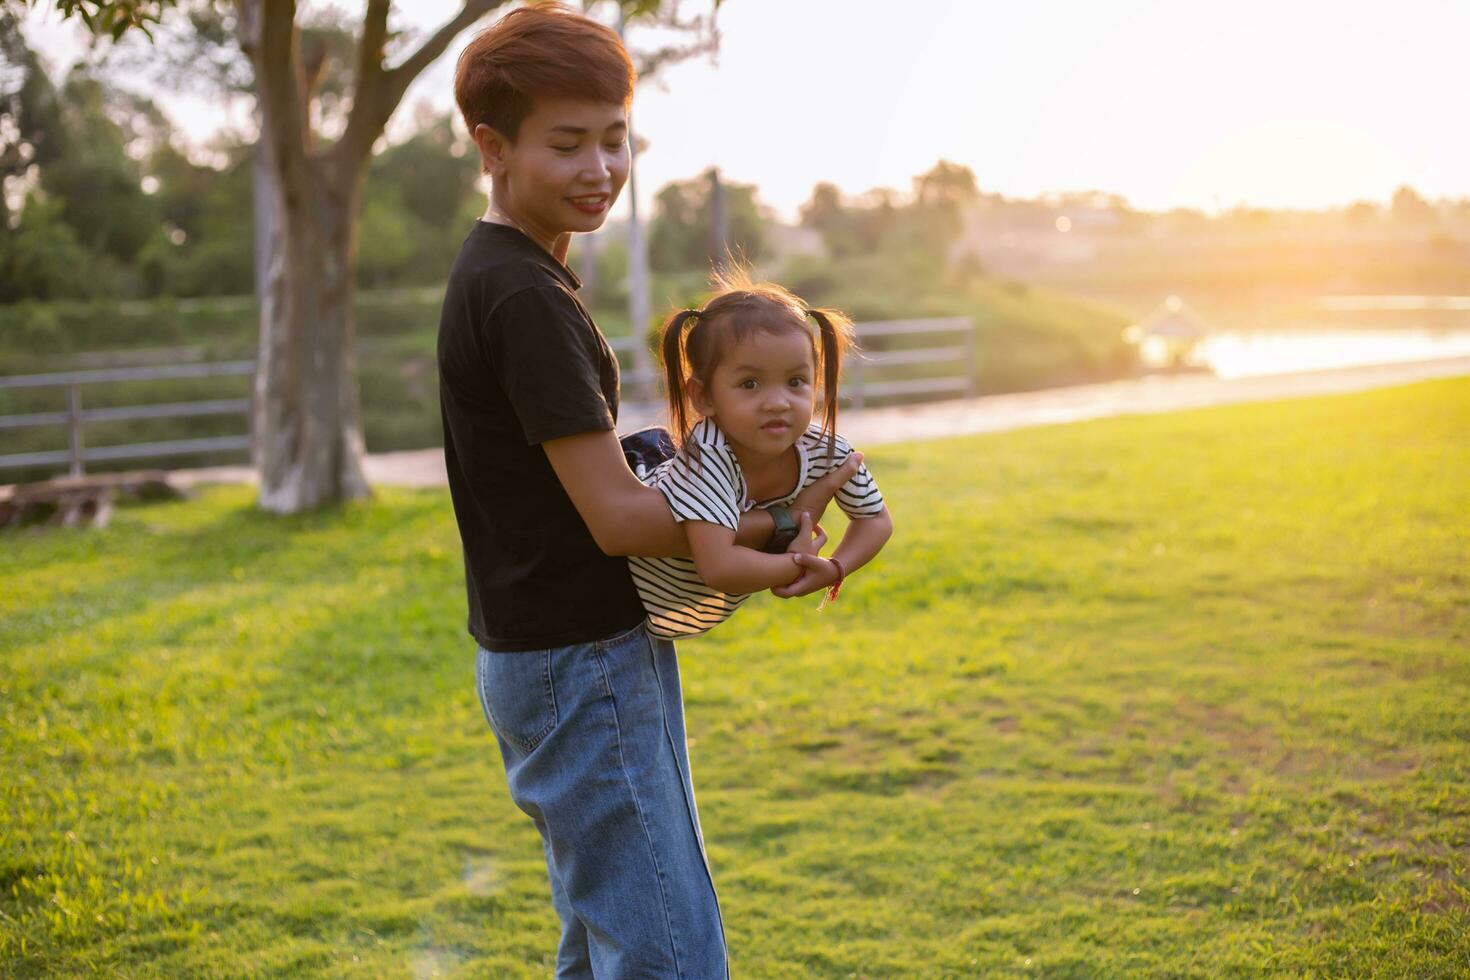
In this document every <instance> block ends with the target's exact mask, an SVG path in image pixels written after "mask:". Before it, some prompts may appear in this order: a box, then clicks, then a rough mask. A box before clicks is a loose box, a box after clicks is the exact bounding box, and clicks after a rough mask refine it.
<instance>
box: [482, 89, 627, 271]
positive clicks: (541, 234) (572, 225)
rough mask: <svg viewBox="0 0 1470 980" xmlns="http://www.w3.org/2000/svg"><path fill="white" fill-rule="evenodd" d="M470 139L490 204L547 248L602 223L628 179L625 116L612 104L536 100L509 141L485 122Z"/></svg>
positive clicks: (594, 229) (617, 106) (597, 226)
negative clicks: (489, 184) (488, 182)
mask: <svg viewBox="0 0 1470 980" xmlns="http://www.w3.org/2000/svg"><path fill="white" fill-rule="evenodd" d="M475 143H476V144H477V145H478V146H479V148H480V156H481V160H482V161H483V162H484V165H485V168H486V170H487V171H488V172H489V173H490V179H491V182H492V186H493V192H492V195H491V203H492V204H493V205H494V206H495V207H496V208H498V209H499V210H501V211H502V212H503V213H504V214H505V215H506V216H507V217H509V218H511V219H512V220H513V221H515V222H516V223H517V224H518V225H520V226H521V229H522V230H523V231H525V232H526V233H527V234H529V235H530V236H531V237H532V238H534V239H536V240H537V241H538V242H539V243H541V245H543V246H545V247H547V248H548V249H549V248H550V247H551V243H553V242H555V241H556V239H557V238H558V236H560V235H562V234H565V233H566V232H572V231H577V232H586V231H596V230H597V229H598V228H600V227H602V223H603V222H604V221H606V220H607V213H608V211H609V210H611V208H612V206H613V202H614V201H616V200H617V199H618V192H619V191H621V190H622V189H623V184H624V183H625V182H626V181H627V179H628V114H627V113H626V112H625V111H624V109H623V107H622V106H621V105H619V104H618V103H615V102H614V103H603V102H583V101H580V100H577V99H537V100H536V102H535V104H534V105H533V106H532V108H531V112H530V113H529V114H528V115H527V116H526V118H525V120H524V121H523V122H522V123H521V127H520V131H519V132H518V133H517V134H516V139H515V142H514V143H512V142H510V141H509V140H506V139H504V138H502V137H501V136H500V135H499V134H498V133H496V132H495V131H494V130H493V129H491V128H490V127H488V126H485V125H480V126H477V127H475Z"/></svg>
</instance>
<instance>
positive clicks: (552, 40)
mask: <svg viewBox="0 0 1470 980" xmlns="http://www.w3.org/2000/svg"><path fill="white" fill-rule="evenodd" d="M636 77H637V73H636V72H635V71H634V70H633V62H632V61H631V60H630V59H629V58H628V51H627V49H626V48H624V47H623V42H622V41H621V40H620V39H619V38H618V35H617V34H616V32H614V31H613V30H611V29H610V28H608V27H606V26H604V25H602V24H599V23H598V22H597V21H595V20H592V19H590V18H588V17H584V16H582V15H581V14H579V13H577V12H576V11H574V10H572V9H570V8H569V7H566V6H564V5H562V4H560V3H541V4H535V5H532V6H526V7H518V8H516V9H515V10H512V11H511V12H510V13H508V14H506V15H505V16H504V17H501V18H500V19H499V20H497V21H496V22H495V23H494V24H491V25H490V26H489V27H487V28H485V29H484V30H483V31H481V32H480V33H479V34H476V35H475V37H474V39H473V40H471V41H470V43H469V44H468V45H467V46H466V47H465V49H464V51H463V52H461V53H460V56H459V63H458V64H457V65H456V66H455V69H454V100H455V102H456V103H458V104H459V111H460V114H461V115H462V116H463V117H464V123H465V126H466V127H467V128H468V129H469V131H470V133H471V134H473V133H474V131H475V127H476V126H478V125H480V124H481V123H483V124H485V125H486V126H489V127H490V128H491V129H493V130H495V131H496V132H497V133H499V134H500V135H501V136H503V137H505V138H506V139H508V140H511V141H514V140H515V138H516V135H517V133H518V132H519V131H520V128H521V123H522V122H524V121H525V119H526V116H528V115H530V113H531V107H532V105H533V103H534V102H535V100H536V99H544V98H552V99H556V98H570V99H579V100H585V101H588V102H617V103H621V104H622V105H624V106H627V105H628V104H629V102H631V101H632V98H633V82H634V80H635V79H636Z"/></svg>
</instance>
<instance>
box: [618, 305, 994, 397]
mask: <svg viewBox="0 0 1470 980" xmlns="http://www.w3.org/2000/svg"><path fill="white" fill-rule="evenodd" d="M854 329H855V331H856V333H857V341H858V346H859V348H863V347H867V346H868V342H869V341H873V340H890V339H893V338H902V339H905V340H908V339H914V338H922V339H924V340H926V341H933V342H943V343H944V344H945V345H944V346H936V347H912V348H899V349H895V350H875V351H860V352H859V353H858V354H857V355H856V356H854V357H852V358H851V359H849V360H848V361H847V370H846V372H845V373H846V379H845V380H844V381H843V386H842V397H843V400H844V401H846V402H849V403H850V404H851V405H852V407H854V408H862V407H864V406H865V405H866V404H867V403H868V400H869V399H875V398H895V397H903V396H912V395H952V396H957V397H964V398H971V397H974V396H975V395H976V394H977V393H978V390H979V389H978V384H977V382H978V378H977V375H976V363H975V325H974V323H973V322H972V321H971V320H970V318H969V317H963V316H956V317H935V318H932V319H926V320H874V321H871V322H868V323H859V324H857V325H856V326H855V328H854ZM941 338H942V340H941ZM635 343H636V341H635V340H634V339H633V338H632V337H618V338H615V339H612V340H609V341H608V345H609V346H610V347H612V349H613V351H614V352H615V353H617V354H618V355H619V360H621V361H622V362H623V363H624V364H629V363H630V362H632V360H633V349H634V344H635ZM916 364H950V365H953V367H954V370H953V371H952V372H949V373H945V374H943V375H940V376H937V377H925V378H885V375H888V374H890V373H891V372H889V371H888V370H887V369H889V368H894V367H907V366H911V365H916ZM661 377H662V376H661V375H660V373H659V372H658V371H639V370H636V369H634V368H632V367H629V368H628V369H627V370H625V371H623V373H622V383H623V387H624V388H625V389H627V390H629V391H630V392H636V393H637V394H638V395H639V396H640V397H638V398H634V399H630V401H631V402H633V403H635V404H636V403H638V402H640V401H641V402H643V403H645V404H646V403H652V402H656V401H657V400H658V397H659V396H658V382H659V380H660V379H661Z"/></svg>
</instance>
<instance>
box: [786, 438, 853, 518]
mask: <svg viewBox="0 0 1470 980" xmlns="http://www.w3.org/2000/svg"><path fill="white" fill-rule="evenodd" d="M862 465H863V454H862V453H857V452H854V453H848V454H847V458H846V459H844V460H843V461H842V465H840V466H837V467H835V468H834V469H833V470H832V472H830V473H828V474H827V475H826V476H824V477H822V478H821V479H820V480H816V481H814V482H813V483H812V485H811V486H809V487H807V488H806V489H805V490H803V491H802V492H801V493H799V494H797V495H796V499H795V500H793V501H792V502H791V506H790V507H789V508H787V509H788V510H791V511H801V512H803V513H806V514H810V515H811V519H812V526H813V527H818V526H820V522H821V520H822V515H823V514H824V513H826V511H827V505H828V504H830V503H831V502H832V498H833V497H834V496H836V495H837V491H838V490H840V489H842V485H843V484H844V483H846V482H847V481H848V480H851V479H852V478H853V477H855V476H857V474H858V468H859V467H861V466H862ZM824 537H825V535H824Z"/></svg>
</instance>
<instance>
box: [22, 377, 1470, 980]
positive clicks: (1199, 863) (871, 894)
mask: <svg viewBox="0 0 1470 980" xmlns="http://www.w3.org/2000/svg"><path fill="white" fill-rule="evenodd" d="M869 461H870V464H871V466H872V468H873V470H874V472H875V473H876V474H877V476H878V478H879V480H880V482H881V483H882V485H883V487H884V490H885V493H886V495H887V496H888V498H889V500H890V503H891V506H892V507H893V510H894V513H895V518H896V522H897V524H898V534H897V537H896V538H895V541H894V543H893V544H892V545H891V546H890V548H889V549H888V551H887V552H886V553H885V555H884V556H883V558H882V559H881V560H880V562H879V563H878V564H877V565H875V566H874V567H873V568H872V569H871V570H870V571H867V572H864V573H863V574H862V575H861V576H860V577H858V578H856V579H854V580H853V581H852V582H851V583H850V585H849V587H848V589H847V590H845V591H844V594H843V598H842V600H841V602H839V603H838V604H837V605H836V606H835V607H833V608H830V609H828V610H826V611H824V612H822V613H820V614H818V613H817V612H815V611H814V609H813V604H812V603H810V602H807V603H786V604H782V603H780V602H778V601H777V600H774V599H771V598H770V597H766V598H764V599H757V600H754V601H753V602H752V603H750V604H749V605H747V606H746V607H745V609H744V610H743V611H742V612H741V613H739V615H738V616H737V617H736V618H735V620H734V621H733V622H732V623H730V624H728V625H727V626H725V627H723V628H722V629H721V630H719V631H717V632H716V634H715V635H713V636H712V637H710V638H708V639H705V640H702V641H694V642H690V643H687V644H685V645H684V646H683V648H682V652H683V654H684V657H683V670H684V677H685V693H686V698H687V704H688V713H689V730H690V734H691V753H692V756H693V759H694V768H695V782H696V786H697V788H698V790H699V793H700V802H701V806H702V817H703V823H704V827H705V830H706V832H707V834H708V838H709V840H708V844H709V850H710V858H711V861H712V863H713V865H714V867H715V873H716V882H717V884H718V885H719V887H720V890H721V895H722V901H723V906H724V912H725V919H726V925H727V930H728V934H729V939H730V944H731V950H732V967H733V969H734V971H735V974H736V975H737V976H742V977H793V978H796V977H854V976H856V977H864V976H866V977H910V976H912V977H926V978H927V977H962V976H1007V975H1015V976H1031V975H1036V976H1051V977H1092V976H1139V975H1146V976H1174V977H1186V976H1197V977H1216V976H1231V975H1234V976H1257V975H1260V974H1261V973H1263V972H1264V973H1273V974H1280V975H1299V976H1368V975H1374V976H1404V977H1434V976H1441V977H1450V976H1464V975H1465V971H1466V969H1467V964H1470V890H1467V872H1470V867H1467V865H1470V518H1467V515H1470V380H1456V381H1449V382H1435V383H1429V384H1421V385H1414V386H1409V387H1404V388H1397V389H1390V390H1384V391H1378V392H1372V393H1368V394H1362V395H1353V396H1347V397H1334V398H1324V399H1314V400H1307V401H1294V402H1283V403H1277V404H1261V405H1247V406H1237V407H1229V408H1221V409H1211V410H1207V411H1197V412H1186V413H1179V414H1173V415H1164V416H1153V417H1140V418H1128V419H1114V420H1104V421H1098V422H1091V423H1085V424H1079V425H1068V426H1059V427H1053V428H1045V429H1034V430H1029V431H1021V432H1014V433H1008V434H1002V435H990V436H983V437H976V438H967V439H960V440H952V441H944V442H931V443H922V444H915V445H911V446H906V447H893V448H884V449H881V450H876V449H875V450H874V451H872V452H871V453H870V454H869ZM461 576H462V571H461V565H460V556H459V544H458V538H457V535H456V532H455V526H454V523H453V520H452V517H451V514H450V507H449V499H448V496H447V495H446V494H445V493H442V492H419V493H410V492H406V491H405V492H397V491H385V492H383V493H382V494H381V495H380V496H379V497H378V499H376V500H375V501H373V502H371V503H367V504H363V505H359V506H354V507H351V508H348V509H347V510H345V511H342V512H336V513H328V514H318V515H310V516H302V517H298V518H294V519H289V520H279V519H272V518H268V517H264V516H261V515H258V514H256V513H255V512H254V511H253V510H252V508H251V497H250V494H249V493H248V492H247V491H245V490H242V489H239V488H221V489H216V490H212V491H209V492H207V493H205V494H204V495H203V496H202V497H200V498H199V499H197V500H195V501H192V502H188V503H183V504H178V503H175V504H159V505H150V506H139V507H134V508H128V509H125V510H122V511H120V512H119V513H118V514H117V515H116V517H115V519H114V522H113V524H112V526H111V527H110V528H108V529H107V530H105V531H102V532H58V531H43V530H36V529H31V530H26V531H24V532H21V533H14V534H8V535H6V536H5V537H4V538H3V539H0V650H3V653H0V710H3V729H0V733H3V735H0V737H3V759H4V779H3V781H0V795H3V812H0V973H3V974H5V975H7V976H31V975H51V974H75V973H101V974H105V975H110V976H167V977H176V976H186V975H193V976H206V975H207V976H236V975H292V976H297V975H303V974H307V975H323V976H336V975H353V976H364V977H378V976H431V975H435V974H438V975H442V976H495V977H544V976H547V975H549V973H550V962H551V957H552V952H553V949H554V946H555V941H556V929H555V922H554V915H553V913H552V910H551V906H550V902H549V898H548V889H547V884H546V880H545V869H544V866H543V864H542V861H541V852H540V847H539V844H538V842H537V839H536V837H535V832H534V830H533V828H532V827H531V825H530V822H529V821H528V820H526V819H525V818H524V817H523V816H522V815H521V814H520V813H519V812H518V811H517V810H515V808H514V807H513V805H512V804H511V803H510V801H509V798H508V796H507V794H506V790H505V786H504V777H503V774H502V771H501V769H500V762H499V758H498V756H497V754H496V751H495V748H494V743H493V739H492V737H491V735H490V733H489V731H488V729H487V727H486V724H485V721H484V719H483V717H482V715H481V712H480V708H479V705H478V703H477V702H476V700H475V696H474V692H473V684H472V681H473V673H474V671H473V656H472V653H473V648H472V643H471V642H470V641H469V640H468V638H467V637H466V636H465V635H464V634H463V631H462V621H463V617H464V595H463V591H462V578H461Z"/></svg>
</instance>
